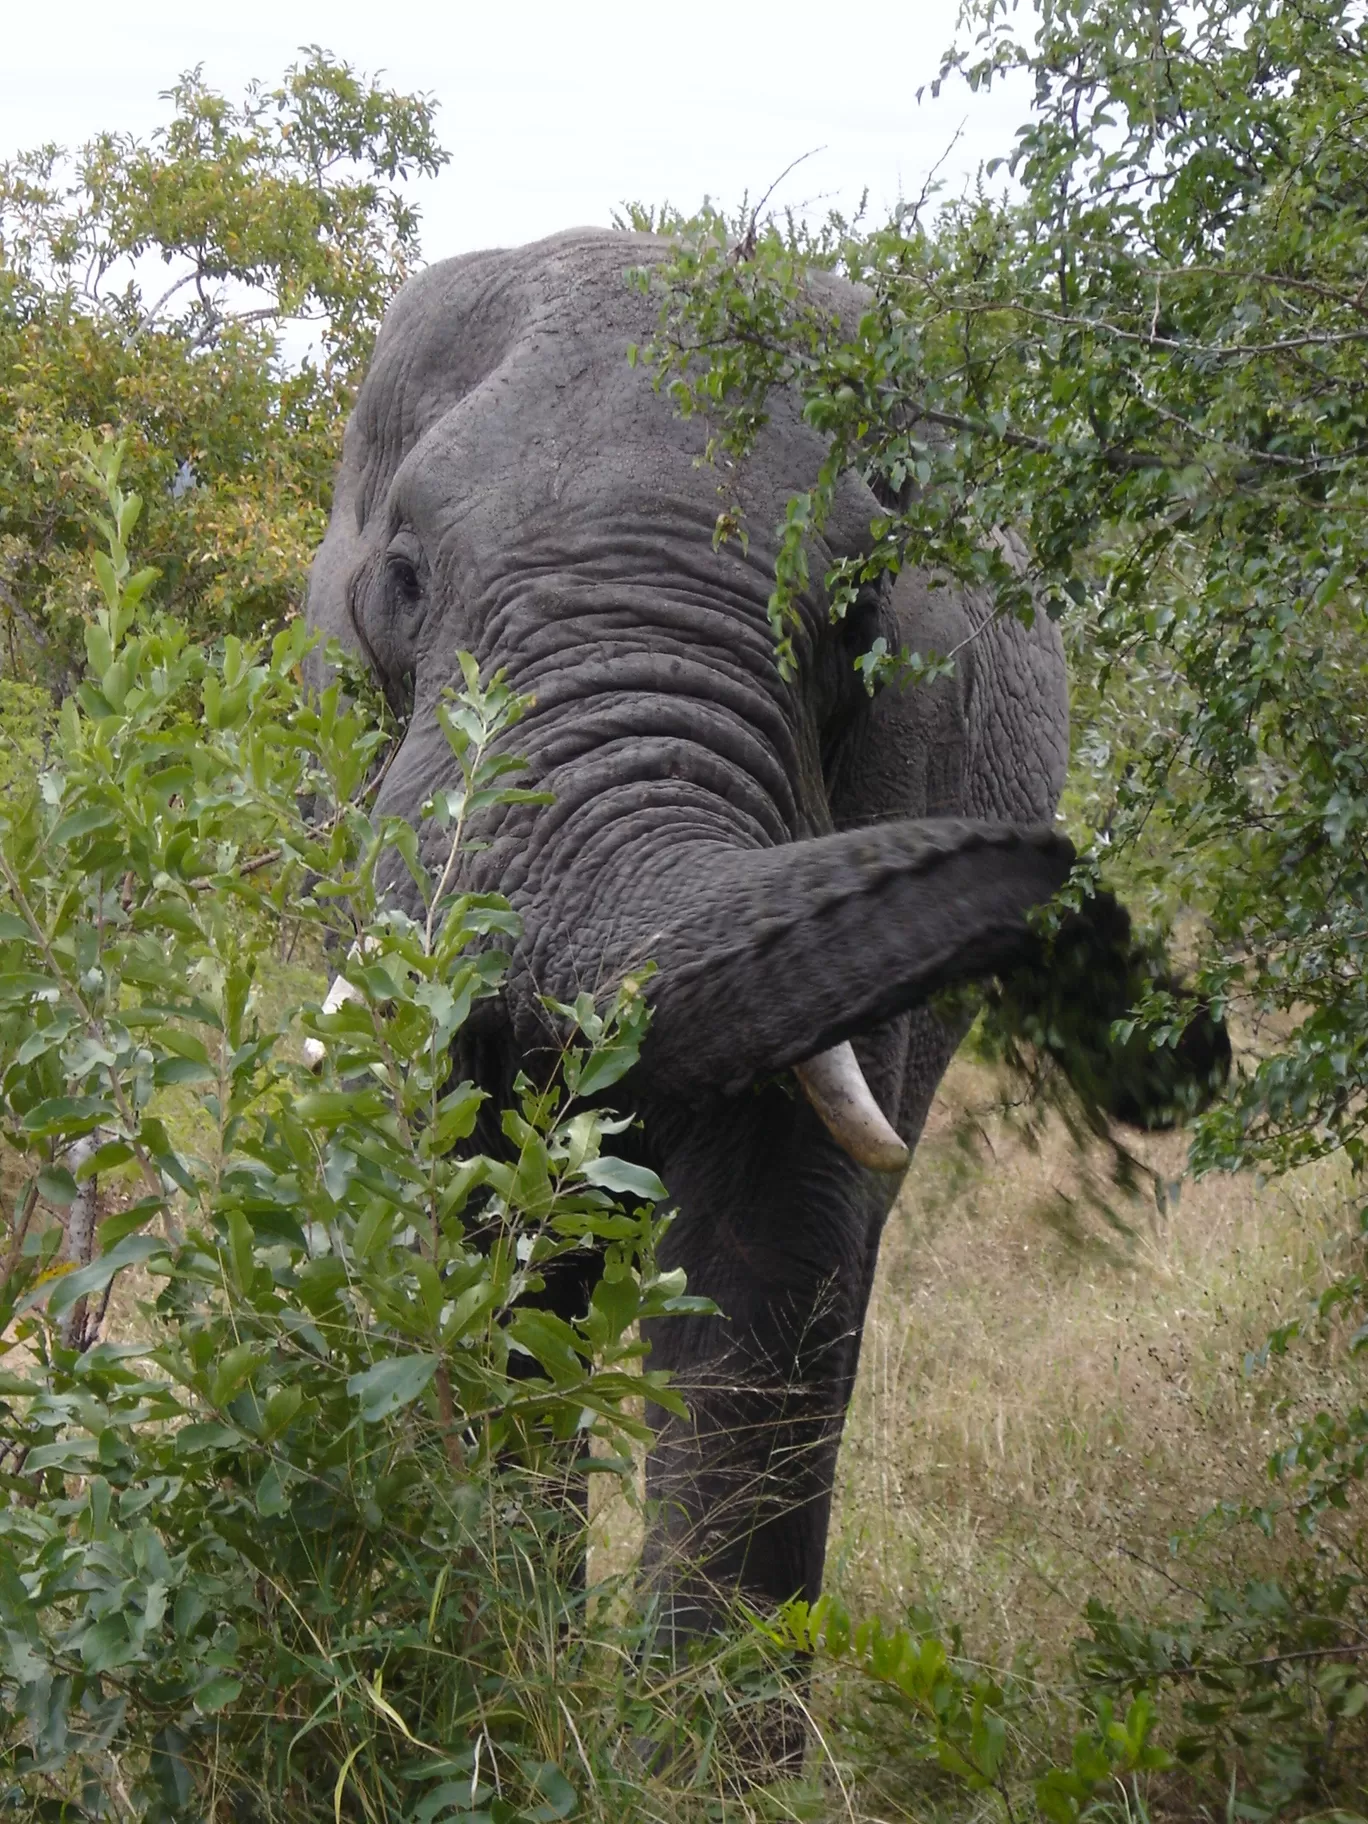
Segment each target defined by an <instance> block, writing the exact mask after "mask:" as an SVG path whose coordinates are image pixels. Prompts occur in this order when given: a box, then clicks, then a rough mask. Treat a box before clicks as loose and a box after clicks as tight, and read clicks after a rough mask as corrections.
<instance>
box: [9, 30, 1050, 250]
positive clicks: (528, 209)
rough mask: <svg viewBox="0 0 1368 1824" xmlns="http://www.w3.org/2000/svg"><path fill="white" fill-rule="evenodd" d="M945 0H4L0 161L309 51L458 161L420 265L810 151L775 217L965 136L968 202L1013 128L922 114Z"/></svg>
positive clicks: (420, 194)
mask: <svg viewBox="0 0 1368 1824" xmlns="http://www.w3.org/2000/svg"><path fill="white" fill-rule="evenodd" d="M957 3H958V0H919V3H918V4H913V5H907V4H905V3H904V4H901V5H899V4H896V3H895V4H889V3H888V0H883V4H880V5H873V4H867V3H866V0H845V3H844V5H842V6H840V7H833V6H830V5H820V6H819V5H817V4H814V3H813V0H667V3H665V4H661V3H660V0H654V3H653V0H630V3H627V0H579V4H578V5H568V4H564V3H562V4H551V3H549V0H524V3H523V4H518V3H517V0H512V3H510V0H445V3H444V4H431V3H414V0H409V3H408V4H405V3H404V0H385V3H384V4H372V5H370V6H361V5H358V4H355V3H354V0H328V4H318V3H317V0H277V4H274V5H273V4H269V3H268V0H216V3H215V4H212V5H209V6H206V5H204V4H203V3H202V0H201V3H199V4H195V3H194V0H176V3H175V4H166V3H165V0H136V3H135V4H134V5H132V6H120V5H117V4H110V3H108V0H106V3H102V4H98V5H97V4H94V3H92V0H50V3H49V4H46V5H45V4H43V3H42V0H9V4H8V5H6V7H5V14H6V18H5V26H4V34H3V43H2V44H0V156H5V155H8V154H9V153H11V152H14V151H17V150H19V149H20V148H25V149H26V148H29V147H32V146H34V145H38V144H40V143H42V142H44V141H46V140H55V141H56V142H57V143H58V144H60V145H68V146H69V145H74V144H79V143H80V142H81V141H82V140H83V139H85V138H87V137H89V136H90V135H91V134H92V133H94V132H96V131H98V130H100V129H102V128H107V127H108V128H117V129H122V130H124V131H129V132H134V133H147V132H149V131H150V130H151V129H152V128H154V127H155V126H156V125H157V124H158V123H159V122H161V121H162V120H164V118H165V116H166V111H167V110H166V104H165V103H164V102H161V101H159V99H158V94H159V91H161V90H163V89H166V88H167V87H169V85H170V84H171V83H172V82H173V81H174V79H175V78H176V76H177V75H178V74H179V73H180V72H181V71H182V70H185V69H187V68H188V67H190V66H191V65H194V64H196V63H202V64H203V65H204V73H205V77H206V79H207V80H208V81H209V83H210V84H211V85H212V86H213V87H215V88H218V89H220V90H222V91H223V92H225V93H226V94H228V95H230V96H234V97H236V96H237V95H238V94H239V93H240V92H241V89H242V87H243V85H244V84H245V83H246V82H247V80H248V79H249V78H251V77H253V76H257V77H261V78H263V79H264V80H266V81H271V80H273V79H275V78H277V77H279V75H280V74H281V73H282V72H283V70H284V69H285V67H286V65H287V64H288V63H290V62H291V61H292V60H293V59H294V57H295V56H296V55H297V52H298V48H299V46H301V45H303V44H309V43H317V44H321V45H322V46H323V47H324V48H325V49H327V50H330V51H332V52H334V53H335V54H336V55H338V56H340V57H343V58H345V59H347V60H348V61H349V62H351V63H352V64H354V65H355V66H356V67H358V68H359V69H361V70H364V71H366V72H368V73H369V72H374V71H376V70H383V71H384V72H385V80H386V82H387V83H388V84H390V85H392V86H394V87H398V88H403V89H406V90H410V89H417V90H424V91H427V92H429V93H431V94H433V95H435V96H436V98H437V99H438V101H439V102H440V104H441V108H440V112H439V115H438V130H439V133H440V136H441V138H442V141H443V143H444V144H445V146H446V147H447V149H448V150H449V151H450V153H451V164H450V165H449V166H448V167H447V169H446V170H445V171H444V172H443V173H442V175H441V177H440V178H438V179H437V180H436V181H435V182H433V183H430V184H423V185H421V186H415V189H414V196H415V200H417V201H418V203H419V206H420V208H421V209H422V213H423V220H424V232H423V246H424V251H425V253H426V254H427V256H428V258H430V259H439V258H441V257H443V256H444V255H446V254H451V253H461V252H464V251H467V250H469V249H472V248H476V247H487V246H492V245H500V244H510V243H516V242H520V241H525V240H531V239H535V238H536V237H537V236H538V235H541V234H547V233H551V232H553V231H554V230H556V229H559V228H565V227H569V226H572V225H574V224H577V223H585V222H597V223H606V222H607V221H608V220H609V219H610V216H611V213H612V211H613V209H614V208H615V207H616V206H617V205H619V204H620V203H621V202H622V201H623V200H624V199H628V198H631V199H641V200H644V201H650V202H660V201H662V200H665V199H668V200H669V201H671V202H673V203H676V204H678V205H680V206H682V207H685V208H692V207H694V206H695V205H697V204H698V203H699V202H700V201H701V200H702V198H703V197H704V196H705V195H710V196H711V197H713V199H714V200H715V201H719V202H723V203H726V204H728V205H733V204H735V203H736V202H737V201H739V199H740V197H741V194H742V192H743V191H745V190H749V191H750V193H751V196H752V198H754V197H755V196H756V195H757V194H758V193H760V192H762V191H764V190H765V189H766V188H767V187H768V186H769V184H770V183H771V182H772V181H773V180H774V179H775V178H776V177H777V176H778V175H779V173H780V172H781V171H782V170H783V169H784V167H785V166H786V165H787V164H789V162H790V161H791V160H793V159H795V158H797V157H799V156H800V155H801V154H803V153H807V152H814V153H815V156H813V157H811V158H809V159H807V160H806V161H805V162H804V163H803V164H802V165H801V166H800V167H799V168H798V170H797V171H795V172H794V173H793V174H792V175H791V176H790V177H789V178H788V179H787V181H786V182H785V183H784V184H783V186H782V187H781V188H780V189H779V191H778V192H777V193H776V198H775V200H776V202H777V203H779V204H781V205H782V204H785V203H788V204H792V205H794V206H795V207H798V206H802V205H805V204H806V205H810V206H812V207H814V208H815V209H818V210H820V208H821V207H823V206H824V203H825V201H826V199H828V198H829V199H830V200H832V201H835V202H839V203H841V204H843V205H845V206H847V207H852V206H853V205H854V203H855V202H856V201H857V200H858V197H859V194H860V191H861V190H862V188H864V187H865V186H868V188H869V190H870V192H871V200H872V201H873V203H875V204H876V205H880V206H886V205H888V204H891V203H892V202H894V201H896V200H897V198H898V196H899V194H905V195H916V194H917V193H918V192H919V191H920V190H921V187H922V183H923V181H924V179H925V177H926V175H927V172H928V171H929V170H930V168H931V167H932V166H933V165H934V164H935V163H936V161H937V160H938V159H939V158H940V157H941V156H942V154H944V153H945V152H946V150H947V147H949V146H950V145H951V143H952V141H953V140H954V139H955V135H956V132H957V131H960V132H961V137H960V140H959V143H958V144H957V145H956V146H955V147H954V150H953V151H952V152H951V154H950V157H949V159H948V160H947V162H946V166H945V174H946V175H947V176H948V177H949V178H950V179H951V181H952V182H953V183H954V185H955V187H956V188H960V187H962V186H963V184H964V183H965V182H966V181H967V178H968V176H969V174H971V173H972V172H973V171H974V170H975V169H976V168H977V166H978V164H979V162H980V161H981V160H982V159H984V158H988V157H991V156H992V155H993V154H994V153H1001V152H1005V151H1006V150H1008V148H1009V146H1010V144H1011V138H1012V132H1013V130H1014V128H1015V126H1016V125H1017V124H1018V122H1019V120H1020V118H1021V116H1022V113H1023V112H1024V110H1023V109H1022V108H1021V106H1020V105H1019V102H1018V101H1015V100H1012V99H1010V98H1003V97H999V96H997V95H994V96H993V97H991V98H989V99H988V100H986V101H984V100H980V99H977V98H975V97H972V96H970V95H969V94H968V92H967V90H965V89H964V88H963V87H962V86H960V85H958V84H953V85H951V89H950V91H949V92H948V93H947V94H946V95H943V96H942V98H941V100H940V101H938V102H935V103H931V102H930V101H929V98H928V100H927V101H925V102H923V104H922V105H921V106H918V103H917V98H916V91H917V89H918V88H919V87H921V86H922V85H923V84H924V83H927V82H929V81H930V79H931V78H932V77H933V76H934V75H935V73H936V69H937V67H938V64H939V60H940V55H941V52H942V51H943V50H944V48H945V46H946V45H947V44H948V43H949V42H950V40H951V38H952V37H953V35H954V27H955V13H956V8H957ZM838 20H839V22H840V25H839V29H838V27H837V21H838ZM817 148H822V150H820V151H817Z"/></svg>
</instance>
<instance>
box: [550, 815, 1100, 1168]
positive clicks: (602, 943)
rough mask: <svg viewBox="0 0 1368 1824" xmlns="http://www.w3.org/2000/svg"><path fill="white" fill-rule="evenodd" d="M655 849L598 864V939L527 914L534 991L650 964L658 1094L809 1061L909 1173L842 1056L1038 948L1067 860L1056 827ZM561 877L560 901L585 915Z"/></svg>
mask: <svg viewBox="0 0 1368 1824" xmlns="http://www.w3.org/2000/svg"><path fill="white" fill-rule="evenodd" d="M651 850H652V852H651V853H650V854H649V855H647V854H643V853H640V852H638V854H637V856H636V863H635V866H634V867H630V868H622V869H617V868H613V869H611V870H603V869H601V870H600V873H599V876H598V878H597V880H596V883H595V884H596V895H595V898H596V903H597V904H598V905H600V906H603V907H604V908H605V915H604V916H603V918H602V922H601V925H600V929H599V932H598V933H595V932H594V931H593V930H592V928H591V929H589V930H586V929H585V927H584V925H583V924H581V926H580V927H579V928H578V929H576V930H570V929H567V928H566V926H565V924H564V923H563V922H562V921H561V920H560V919H558V918H556V917H554V916H547V917H545V918H539V917H538V912H539V910H540V908H529V933H528V937H529V942H528V944H527V945H526V946H525V949H524V952H523V955H522V958H521V962H520V969H521V972H522V973H523V976H524V982H525V987H526V988H527V989H531V988H533V987H534V986H541V987H542V989H543V990H545V989H546V988H548V987H549V988H550V990H551V992H552V993H556V994H558V996H563V994H564V988H565V987H567V986H569V985H570V984H569V983H568V982H566V980H565V975H566V971H567V968H569V969H571V970H573V971H574V973H575V975H576V976H577V978H578V979H577V980H576V982H575V985H576V986H584V985H587V984H586V981H585V979H584V977H585V972H586V970H588V971H589V972H591V975H592V977H596V978H597V979H599V980H603V979H612V978H613V977H614V976H617V975H621V974H622V973H625V972H627V971H629V970H631V969H634V968H636V967H639V966H640V965H641V964H642V963H644V962H646V961H648V960H649V961H651V962H653V963H654V964H655V967H656V973H655V975H654V977H653V978H652V980H651V982H650V985H649V988H648V998H649V999H650V1001H651V1004H652V1010H653V1018H652V1023H651V1030H650V1033H649V1035H648V1037H647V1040H646V1044H645V1046H644V1048H643V1051H642V1058H641V1064H640V1067H639V1069H640V1073H641V1077H642V1080H643V1081H644V1082H646V1083H647V1084H648V1085H649V1086H650V1088H652V1089H653V1090H658V1091H659V1092H660V1093H662V1094H665V1095H668V1096H670V1097H673V1098H678V1099H683V1100H686V1101H688V1100H695V1101H696V1100H702V1099H703V1098H704V1097H706V1096H707V1095H709V1094H712V1093H714V1092H716V1091H719V1090H720V1091H722V1092H723V1093H729V1094H735V1093H738V1092H739V1091H741V1090H743V1089H745V1088H747V1087H748V1086H749V1085H750V1084H752V1083H754V1082H755V1081H756V1080H757V1079H758V1078H762V1077H764V1076H766V1075H770V1074H773V1073H775V1072H778V1071H782V1070H786V1069H788V1068H791V1067H794V1066H802V1067H803V1069H802V1071H801V1074H800V1080H801V1081H802V1082H803V1086H804V1089H805V1091H806V1093H807V1094H808V1097H809V1099H810V1100H811V1101H812V1103H813V1105H814V1107H815V1108H816V1109H817V1112H818V1113H819V1114H820V1115H821V1116H822V1118H823V1120H824V1121H825V1122H826V1124H827V1126H828V1128H829V1129H830V1130H831V1132H832V1133H833V1135H834V1136H835V1137H836V1138H837V1139H838V1140H839V1141H840V1143H841V1144H842V1145H843V1146H844V1147H845V1148H846V1150H847V1151H848V1152H850V1153H851V1154H852V1156H854V1157H856V1158H857V1159H859V1160H860V1161H861V1163H863V1164H867V1165H870V1166H873V1167H875V1169H881V1170H898V1169H901V1167H902V1166H903V1165H904V1164H905V1163H906V1154H905V1149H904V1148H902V1146H901V1142H899V1141H898V1139H897V1136H896V1135H895V1134H893V1133H892V1131H891V1129H889V1127H888V1124H887V1122H886V1121H885V1120H884V1119H883V1117H882V1115H881V1113H880V1111H879V1110H878V1107H877V1105H876V1104H875V1103H874V1101H873V1098H872V1096H871V1095H870V1094H869V1091H868V1089H867V1088H866V1087H865V1086H864V1084H863V1080H862V1079H861V1078H860V1076H859V1071H858V1066H857V1065H856V1064H855V1061H854V1058H853V1055H851V1054H849V1052H848V1050H844V1051H843V1050H841V1049H840V1048H842V1047H843V1046H844V1045H845V1041H847V1040H849V1039H850V1038H852V1037H854V1036H855V1035H856V1034H858V1033H861V1032H864V1031H868V1030H869V1029H870V1028H872V1027H875V1026H878V1025H880V1024H882V1023H883V1022H884V1021H886V1020H889V1019H891V1018H893V1017H894V1016H895V1015H897V1014H899V1013H902V1012H904V1011H906V1010H907V1009H908V1008H911V1007H913V1006H917V1005H919V1004H922V1003H924V1002H925V1001H927V1000H928V999H930V998H931V997H932V996H933V995H934V994H935V993H937V992H938V991H939V990H940V989H942V988H947V987H951V986H953V985H955V984H956V983H960V982H963V981H967V980H970V979H974V978H978V977H983V976H987V975H992V974H995V973H998V972H999V971H1001V970H1003V969H1005V968H1008V967H1010V966H1011V965H1012V964H1013V963H1015V962H1017V961H1018V960H1020V959H1021V958H1022V957H1023V956H1024V955H1025V954H1027V952H1028V950H1029V947H1030V945H1031V943H1032V938H1031V933H1030V928H1029V924H1028V920H1027V914H1028V912H1029V911H1030V909H1031V908H1032V907H1033V906H1036V905H1039V904H1041V903H1042V902H1044V901H1045V900H1047V899H1049V897H1050V896H1051V894H1053V893H1054V892H1055V891H1056V889H1057V888H1058V887H1059V886H1060V885H1061V884H1062V883H1063V881H1064V879H1065V877H1066V875H1067V874H1068V871H1069V868H1070V866H1071V864H1072V860H1073V849H1072V846H1071V845H1070V843H1069V842H1068V841H1067V840H1066V839H1065V838H1064V837H1062V836H1060V835H1058V834H1057V833H1056V832H1054V831H1053V830H1049V829H1023V828H1020V827H1016V826H1012V825H1006V824H990V823H972V822H962V821H954V820H949V819H928V820H915V821H914V820H909V821H907V822H902V823H897V824H889V825H883V826H881V827H878V828H873V829H860V830H851V831H845V832H841V833H838V834H832V835H825V836H817V837H811V838H807V839H805V840H801V841H797V842H788V843H782V844H777V845H773V846H749V847H739V846H735V845H733V844H731V843H727V842H724V841H718V840H706V839H694V840H687V839H686V840H683V841H680V842H677V843H676V844H674V845H673V846H672V845H671V844H669V843H668V842H664V843H661V842H659V841H654V842H653V843H652V845H651ZM570 871H571V872H572V873H573V872H575V871H576V870H575V869H574V868H572V869H571V870H570ZM610 874H612V875H616V878H615V879H611V878H609V875H610ZM568 884H569V886H570V892H569V896H568V903H571V904H576V905H583V904H585V903H586V900H585V895H584V893H583V892H576V891H575V887H574V883H573V882H570V883H568ZM587 884H588V883H587V882H586V883H585V885H586V887H587ZM561 885H562V887H564V886H566V885H567V883H566V882H565V881H564V880H562V882H561ZM546 910H547V911H548V913H549V912H550V910H551V909H550V907H547V908H546ZM515 986H516V984H515ZM567 998H568V997H567Z"/></svg>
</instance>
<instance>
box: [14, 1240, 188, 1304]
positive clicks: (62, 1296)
mask: <svg viewBox="0 0 1368 1824" xmlns="http://www.w3.org/2000/svg"><path fill="white" fill-rule="evenodd" d="M165 1253H166V1243H165V1242H164V1241H160V1240H158V1239H157V1238H156V1237H155V1236H152V1235H127V1236H125V1237H124V1238H123V1240H122V1241H119V1242H117V1243H116V1244H115V1246H114V1247H112V1248H111V1249H110V1250H109V1252H108V1253H107V1254H101V1255H100V1256H99V1258H98V1259H96V1260H92V1261H91V1263H90V1265H89V1266H88V1267H78V1268H77V1269H76V1271H75V1272H73V1273H64V1274H63V1275H62V1277H61V1278H60V1279H59V1280H58V1281H57V1283H56V1285H55V1286H54V1287H53V1288H52V1294H51V1296H50V1297H49V1299H48V1307H47V1308H48V1316H49V1317H60V1316H61V1315H62V1313H63V1312H64V1311H67V1310H69V1309H70V1308H71V1306H72V1305H74V1304H75V1303H76V1300H77V1299H78V1298H88V1297H89V1296H90V1295H91V1293H92V1292H103V1291H104V1289H105V1287H106V1286H107V1285H108V1284H109V1282H110V1280H112V1279H113V1277H114V1275H115V1274H116V1273H118V1272H121V1271H122V1269H123V1268H124V1267H135V1266H138V1265H140V1264H141V1263H142V1262H143V1261H145V1260H150V1259H151V1258H152V1256H153V1255H154V1254H165ZM45 1289H46V1288H43V1287H38V1288H35V1290H34V1291H32V1292H30V1293H29V1294H28V1295H27V1297H26V1298H25V1299H24V1301H23V1304H24V1306H27V1305H29V1304H32V1303H33V1302H35V1300H36V1299H37V1298H38V1297H40V1296H41V1293H42V1292H43V1291H44V1290H45Z"/></svg>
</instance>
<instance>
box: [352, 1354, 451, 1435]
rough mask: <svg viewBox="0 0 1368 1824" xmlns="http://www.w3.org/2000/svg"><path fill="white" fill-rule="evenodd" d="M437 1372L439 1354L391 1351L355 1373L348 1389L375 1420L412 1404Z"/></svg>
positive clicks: (368, 1418)
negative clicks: (405, 1353) (404, 1353)
mask: <svg viewBox="0 0 1368 1824" xmlns="http://www.w3.org/2000/svg"><path fill="white" fill-rule="evenodd" d="M436 1372H437V1357H436V1356H435V1355H391V1356H387V1357H386V1358H385V1359H384V1360H383V1361H380V1362H377V1363H376V1364H375V1365H374V1367H372V1368H366V1369H363V1370H362V1371H361V1373H359V1374H353V1375H351V1376H350V1377H349V1378H348V1381H347V1392H348V1393H349V1394H351V1396H352V1398H353V1399H355V1400H359V1401H360V1403H361V1416H362V1418H363V1419H365V1420H366V1422H367V1423H368V1424H373V1423H375V1422H376V1421H377V1420H379V1419H384V1418H388V1417H389V1416H390V1414H391V1413H394V1412H397V1411H399V1410H400V1408H401V1407H404V1406H408V1405H411V1404H412V1402H413V1401H414V1400H416V1399H417V1398H418V1396H419V1394H420V1393H422V1391H423V1389H424V1388H425V1387H426V1386H427V1384H428V1382H429V1381H430V1380H431V1379H432V1377H433V1375H434V1374H435V1373H436Z"/></svg>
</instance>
